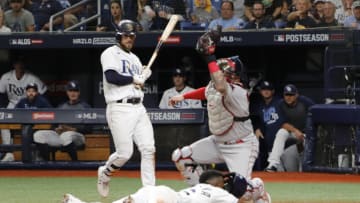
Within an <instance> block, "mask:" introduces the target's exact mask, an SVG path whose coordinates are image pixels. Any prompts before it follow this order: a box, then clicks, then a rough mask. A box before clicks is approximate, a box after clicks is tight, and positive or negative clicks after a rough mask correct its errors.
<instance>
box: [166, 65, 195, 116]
mask: <svg viewBox="0 0 360 203" xmlns="http://www.w3.org/2000/svg"><path fill="white" fill-rule="evenodd" d="M172 81H173V84H174V87H172V88H169V89H167V90H165V91H164V94H163V96H162V98H161V101H160V104H159V108H160V109H174V108H182V109H188V108H202V105H201V101H200V100H194V99H186V100H183V101H181V102H178V103H177V104H175V105H174V106H172V105H171V104H170V103H169V101H170V98H172V97H173V96H176V95H181V94H184V93H186V92H189V91H192V90H194V89H193V88H191V87H189V86H187V85H186V73H185V71H184V70H183V69H181V68H176V69H175V70H174V71H173V75H172Z"/></svg>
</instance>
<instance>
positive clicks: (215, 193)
mask: <svg viewBox="0 0 360 203" xmlns="http://www.w3.org/2000/svg"><path fill="white" fill-rule="evenodd" d="M178 194H179V201H178V202H179V203H199V202H201V203H237V202H238V199H237V198H236V197H235V196H233V195H232V194H230V193H229V192H228V191H226V190H224V189H222V188H219V187H215V186H212V185H209V184H203V183H200V184H197V185H195V186H193V187H191V188H186V189H183V190H181V191H179V192H178Z"/></svg>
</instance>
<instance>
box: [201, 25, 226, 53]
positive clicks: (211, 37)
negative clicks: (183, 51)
mask: <svg viewBox="0 0 360 203" xmlns="http://www.w3.org/2000/svg"><path fill="white" fill-rule="evenodd" d="M220 35H221V26H218V27H217V29H216V30H210V31H208V32H206V33H205V34H203V35H201V36H200V38H199V39H198V41H197V43H196V48H195V49H196V51H197V52H199V53H200V54H203V55H212V54H214V52H215V46H216V44H217V43H218V42H219V41H220Z"/></svg>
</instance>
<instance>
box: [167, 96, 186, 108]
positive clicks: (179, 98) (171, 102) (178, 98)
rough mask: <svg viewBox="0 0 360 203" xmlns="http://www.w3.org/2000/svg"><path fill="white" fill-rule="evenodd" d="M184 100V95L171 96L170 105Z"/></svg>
mask: <svg viewBox="0 0 360 203" xmlns="http://www.w3.org/2000/svg"><path fill="white" fill-rule="evenodd" d="M182 100H184V96H183V95H176V96H173V97H171V98H170V100H169V106H175V104H176V103H178V102H181V101H182Z"/></svg>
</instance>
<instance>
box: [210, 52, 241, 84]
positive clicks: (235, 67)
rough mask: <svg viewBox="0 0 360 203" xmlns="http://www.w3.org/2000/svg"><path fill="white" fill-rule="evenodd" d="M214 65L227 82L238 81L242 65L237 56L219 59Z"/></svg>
mask: <svg viewBox="0 0 360 203" xmlns="http://www.w3.org/2000/svg"><path fill="white" fill-rule="evenodd" d="M216 63H217V64H218V66H219V67H220V69H221V70H222V71H223V72H224V74H225V77H226V79H227V81H229V82H230V81H232V80H234V79H240V76H241V73H242V70H243V67H244V65H243V63H242V62H241V60H240V59H239V56H231V57H228V58H220V59H217V60H216Z"/></svg>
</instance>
